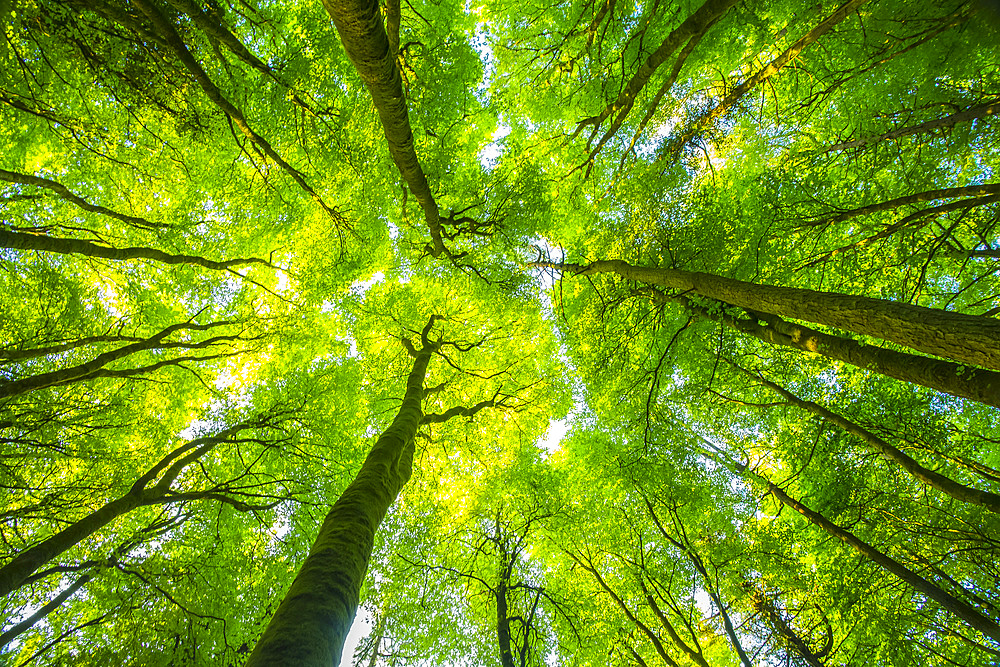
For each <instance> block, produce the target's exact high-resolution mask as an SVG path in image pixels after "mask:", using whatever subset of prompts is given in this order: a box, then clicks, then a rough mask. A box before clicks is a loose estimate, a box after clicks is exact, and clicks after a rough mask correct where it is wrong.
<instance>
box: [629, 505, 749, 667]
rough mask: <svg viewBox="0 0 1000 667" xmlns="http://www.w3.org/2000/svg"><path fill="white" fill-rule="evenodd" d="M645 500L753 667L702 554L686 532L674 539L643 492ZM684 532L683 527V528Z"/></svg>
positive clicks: (741, 655) (746, 666) (746, 663)
mask: <svg viewBox="0 0 1000 667" xmlns="http://www.w3.org/2000/svg"><path fill="white" fill-rule="evenodd" d="M642 499H643V501H644V502H645V503H646V509H647V510H648V511H649V515H650V517H652V519H653V523H654V524H655V525H656V529H657V530H658V531H659V532H660V535H662V536H663V537H664V539H666V540H667V541H668V542H670V543H671V544H672V545H674V546H675V547H676V548H677V549H678V550H680V551H681V552H683V553H684V555H685V556H687V557H688V560H689V561H691V564H692V565H694V569H695V570H697V571H698V574H699V575H701V580H702V581H704V582H705V592H707V593H708V596H709V597H710V598H711V599H712V602H713V603H714V604H715V608H716V609H718V610H719V615H720V616H722V625H723V627H724V628H725V630H726V635H727V636H728V637H729V642H730V643H731V644H732V645H733V649H735V650H736V654H737V655H738V656H739V658H740V662H742V663H743V665H744V667H753V663H752V662H750V658H749V656H747V654H746V651H744V650H743V643H742V642H740V638H739V637H738V636H737V635H736V628H735V627H733V621H732V619H731V618H730V617H729V612H728V611H726V607H725V606H724V605H723V604H722V597H721V596H720V595H719V592H718V590H717V589H716V587H715V583H714V582H713V581H712V578H711V577H709V576H708V570H707V569H706V568H705V563H704V562H702V560H701V556H699V555H698V553H697V552H696V551H695V550H694V547H693V546H692V545H691V542H690V541H689V540H688V538H687V535H686V534H682V535H681V539H682V540H683V541H679V540H676V539H674V537H673V536H672V535H671V534H670V533H668V532H667V530H666V528H664V527H663V523H662V522H661V521H660V517H659V516H657V514H656V510H654V509H653V503H652V502H650V500H649V498H647V497H646V496H645V494H643V497H642ZM674 517H675V520H676V521H678V523H679V518H678V517H677V514H676V513H675V514H674ZM681 532H682V533H683V532H684V530H683V527H682V528H681Z"/></svg>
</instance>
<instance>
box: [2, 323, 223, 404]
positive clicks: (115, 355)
mask: <svg viewBox="0 0 1000 667" xmlns="http://www.w3.org/2000/svg"><path fill="white" fill-rule="evenodd" d="M226 324H231V323H230V322H212V323H210V324H191V323H190V322H182V323H180V324H174V325H172V326H169V327H167V328H166V329H163V330H162V331H160V333H158V334H156V335H155V336H151V337H149V338H146V339H144V340H141V341H139V342H136V343H131V344H130V345H123V346H122V347H119V348H118V349H116V350H110V351H108V352H104V353H103V354H99V355H97V356H96V357H94V358H93V359H91V360H90V361H88V362H86V363H82V364H78V365H76V366H72V367H70V368H63V369H60V370H57V371H49V372H47V373H38V374H37V375H32V376H29V377H26V378H22V379H20V380H14V381H13V382H7V383H5V384H2V385H0V398H6V397H9V396H17V395H18V394H24V393H27V392H29V391H35V390H37V389H44V388H46V387H53V386H55V385H60V384H68V383H70V382H75V381H77V380H84V379H87V378H90V377H93V376H94V375H95V374H96V373H99V372H100V371H101V370H102V369H103V368H104V366H106V365H107V364H110V363H112V362H114V361H118V360H119V359H124V358H126V357H128V356H130V355H133V354H136V353H138V352H143V351H148V350H156V349H161V348H163V347H185V348H188V349H190V348H196V347H199V346H203V343H204V341H203V343H190V344H187V343H182V344H177V343H166V342H164V341H165V340H166V338H167V337H168V336H170V335H171V334H173V333H175V332H177V331H207V330H208V329H212V328H214V327H218V326H223V325H226ZM224 338H225V339H226V340H230V339H231V338H232V337H230V336H226V337H224ZM211 340H212V339H210V341H208V342H211Z"/></svg>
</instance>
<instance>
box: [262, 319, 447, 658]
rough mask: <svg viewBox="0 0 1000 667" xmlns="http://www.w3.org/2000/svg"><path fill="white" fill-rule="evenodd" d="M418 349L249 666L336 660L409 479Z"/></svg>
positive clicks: (425, 352) (420, 381)
mask: <svg viewBox="0 0 1000 667" xmlns="http://www.w3.org/2000/svg"><path fill="white" fill-rule="evenodd" d="M424 342H425V344H424V347H423V349H421V350H420V351H419V352H417V353H416V355H415V357H416V358H415V359H414V362H413V368H412V370H411V371H410V374H409V377H408V378H407V383H406V394H405V396H404V398H403V404H402V405H401V406H400V408H399V412H398V413H397V414H396V417H395V419H393V421H392V424H390V426H389V427H388V428H387V429H386V430H385V431H384V432H383V433H382V435H381V436H380V437H379V439H378V440H377V441H376V443H375V445H374V446H373V447H372V449H371V451H370V452H369V453H368V456H367V458H365V461H364V464H362V466H361V470H360V471H359V472H358V474H357V477H355V478H354V481H353V482H351V484H350V485H349V486H348V487H347V489H346V490H345V491H344V492H343V494H341V496H340V498H338V499H337V501H336V503H334V505H333V508H332V509H331V510H330V512H329V513H328V514H327V515H326V519H325V520H324V521H323V525H322V527H321V528H320V530H319V535H318V536H317V538H316V541H315V542H314V543H313V546H312V549H311V550H310V551H309V555H308V557H307V558H306V560H305V563H303V565H302V568H301V569H300V570H299V573H298V575H297V576H296V577H295V581H293V582H292V585H291V587H290V588H289V589H288V593H287V594H286V595H285V597H284V599H283V600H282V601H281V604H280V605H279V607H278V610H277V611H276V612H275V613H274V616H273V617H272V618H271V621H270V623H269V624H268V626H267V628H266V629H265V630H264V634H263V635H262V636H261V638H260V641H259V642H258V643H257V646H256V647H255V648H254V651H253V653H252V654H251V655H250V659H249V661H248V662H247V665H248V667H263V666H265V665H266V666H267V667H278V666H280V665H288V666H289V667H293V666H294V667H312V666H315V667H330V666H331V665H338V664H339V663H340V658H341V653H342V651H343V648H344V641H345V640H346V638H347V633H348V632H349V631H350V629H351V624H352V623H353V621H354V615H355V613H356V612H357V608H358V603H359V600H360V594H361V584H362V582H363V581H364V578H365V574H366V573H367V571H368V561H369V559H370V557H371V552H372V548H373V546H374V544H375V532H376V531H377V530H378V527H379V525H380V524H381V523H382V520H383V519H384V518H385V515H386V512H388V510H389V506H390V505H392V503H393V502H394V501H395V500H396V496H398V495H399V492H400V490H401V489H402V488H403V486H404V485H405V484H406V482H407V481H409V479H410V474H411V472H412V466H413V450H414V444H413V441H414V436H415V435H416V432H417V428H418V427H419V426H420V422H421V419H422V418H423V412H422V410H421V401H422V399H423V385H424V378H425V376H426V374H427V364H428V362H429V361H430V358H431V355H432V354H433V352H434V349H435V346H434V345H428V344H427V341H426V336H425V341H424Z"/></svg>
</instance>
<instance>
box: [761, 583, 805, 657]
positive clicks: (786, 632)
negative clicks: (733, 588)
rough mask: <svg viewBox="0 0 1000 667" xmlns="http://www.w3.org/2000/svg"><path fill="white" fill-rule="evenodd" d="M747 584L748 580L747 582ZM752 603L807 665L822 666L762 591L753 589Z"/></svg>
mask: <svg viewBox="0 0 1000 667" xmlns="http://www.w3.org/2000/svg"><path fill="white" fill-rule="evenodd" d="M748 585H749V582H748ZM752 595H753V605H754V609H756V610H757V611H759V612H761V614H762V615H763V616H764V618H765V619H766V620H767V622H768V623H769V624H770V625H771V626H772V627H773V628H774V630H775V631H776V632H777V633H778V635H779V636H780V637H781V638H782V639H784V640H785V642H787V644H788V646H789V647H790V648H791V649H792V650H793V651H795V653H796V654H797V655H798V656H799V657H800V658H802V659H803V660H804V661H805V662H806V664H808V665H809V667H823V663H821V662H820V661H819V656H818V655H817V654H816V653H813V651H812V649H810V648H809V646H808V645H806V643H805V641H804V640H803V639H802V637H799V635H798V633H797V632H795V630H794V629H792V627H791V626H790V625H788V623H787V622H786V621H785V619H784V618H782V617H781V612H779V611H778V609H777V608H776V607H775V606H774V605H773V604H772V603H771V601H770V600H768V599H767V598H766V597H765V596H764V594H763V592H762V591H760V590H756V589H755V590H754V591H753V593H752Z"/></svg>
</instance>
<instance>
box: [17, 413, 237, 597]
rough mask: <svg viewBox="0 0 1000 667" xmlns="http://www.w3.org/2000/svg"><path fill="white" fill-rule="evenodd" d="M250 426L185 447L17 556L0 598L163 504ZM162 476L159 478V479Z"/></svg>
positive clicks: (197, 440)
mask: <svg viewBox="0 0 1000 667" xmlns="http://www.w3.org/2000/svg"><path fill="white" fill-rule="evenodd" d="M250 425H251V424H250V423H246V422H245V423H243V424H240V425H239V426H234V427H232V428H229V429H226V430H224V431H220V432H219V433H218V434H217V435H215V436H212V437H208V438H196V439H195V440H191V441H189V442H186V443H184V444H183V445H181V446H180V447H178V448H176V449H174V450H173V451H172V452H170V453H169V454H167V455H166V456H164V457H163V458H162V459H160V461H159V462H158V463H157V464H156V465H155V466H153V467H152V468H150V469H149V470H148V471H147V472H146V473H145V474H144V475H142V477H140V478H139V479H138V480H137V481H136V482H135V483H134V484H133V485H132V487H131V488H130V489H129V490H128V492H127V493H126V494H125V495H123V496H121V497H119V498H115V499H114V500H112V501H110V502H107V503H105V504H104V505H102V506H101V507H99V508H98V509H96V510H94V511H93V512H91V513H90V514H88V515H87V516H85V517H83V518H82V519H79V520H77V521H74V522H73V523H71V524H70V525H69V526H67V527H66V528H63V529H62V530H60V531H59V532H58V533H56V534H55V535H53V536H51V537H49V538H48V539H46V540H44V541H42V542H40V543H39V544H36V545H35V546H33V547H31V548H29V549H25V550H24V551H22V552H21V553H19V554H18V555H17V556H15V557H14V559H13V560H11V561H10V562H9V563H7V564H6V565H4V566H3V567H2V568H0V597H3V596H5V595H7V594H8V593H10V592H11V591H13V590H15V589H17V588H18V587H19V586H21V585H22V584H23V583H24V581H25V580H26V579H27V578H28V577H29V576H30V575H31V574H32V573H33V572H35V570H37V569H38V568H39V567H41V566H42V565H44V564H45V563H47V562H49V561H50V560H52V559H53V558H55V557H56V556H58V555H59V554H61V553H63V552H64V551H66V550H67V549H70V548H71V547H74V546H76V545H77V544H79V543H80V542H82V541H83V540H85V539H87V538H88V537H90V536H91V535H93V534H94V533H96V532H97V531H98V530H100V529H101V528H103V527H104V526H106V525H108V524H109V523H111V522H112V521H114V520H115V519H117V518H118V517H121V516H124V515H125V514H128V513H129V512H131V511H132V510H134V509H136V508H137V507H141V506H143V505H152V504H156V503H159V502H163V501H164V500H165V499H166V494H167V492H168V491H169V490H170V485H171V484H173V482H174V480H175V479H177V476H178V475H179V474H180V473H181V471H182V470H183V469H184V468H185V467H187V466H188V465H189V464H191V463H193V462H194V461H196V460H198V459H199V458H201V457H202V456H204V455H205V454H206V453H208V452H209V451H210V450H211V449H212V448H214V447H215V446H216V445H217V444H219V443H220V442H223V441H225V440H228V439H229V438H230V437H232V436H233V435H235V434H236V433H238V432H239V431H242V430H243V429H245V428H248V427H249V426H250ZM161 473H162V476H160V475H161ZM157 476H160V479H159V481H157V482H156V484H154V485H153V486H151V487H149V488H147V486H148V485H149V484H150V483H151V482H152V481H153V480H154V479H156V478H157Z"/></svg>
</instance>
